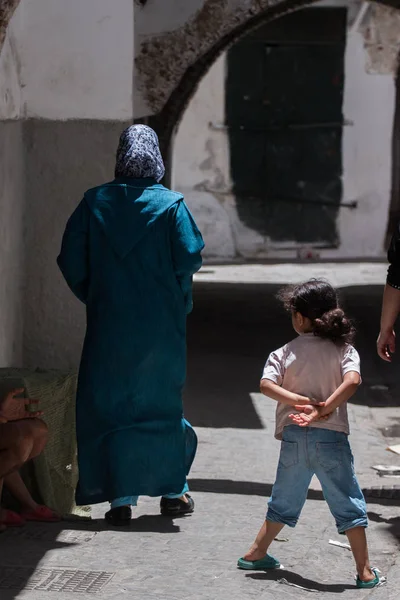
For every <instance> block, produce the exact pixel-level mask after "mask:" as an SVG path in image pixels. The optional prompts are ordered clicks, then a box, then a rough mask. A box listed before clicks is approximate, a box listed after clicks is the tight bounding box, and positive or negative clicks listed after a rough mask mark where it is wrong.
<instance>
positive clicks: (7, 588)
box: [0, 515, 180, 600]
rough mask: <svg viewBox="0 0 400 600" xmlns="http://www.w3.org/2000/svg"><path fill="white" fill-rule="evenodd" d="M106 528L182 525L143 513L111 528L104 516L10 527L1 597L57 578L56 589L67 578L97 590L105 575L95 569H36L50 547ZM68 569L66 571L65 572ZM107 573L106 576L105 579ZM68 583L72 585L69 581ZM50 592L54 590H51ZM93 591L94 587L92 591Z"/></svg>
mask: <svg viewBox="0 0 400 600" xmlns="http://www.w3.org/2000/svg"><path fill="white" fill-rule="evenodd" d="M104 531H114V532H115V531H118V532H119V533H122V534H124V533H125V534H127V535H129V534H132V533H135V532H136V533H139V534H141V533H148V532H152V533H159V534H171V533H179V532H180V527H179V525H177V524H175V523H174V521H173V520H172V519H169V518H167V517H163V516H161V515H142V516H140V517H138V518H136V519H133V520H132V522H131V525H130V526H129V527H119V528H115V527H111V526H109V525H108V524H107V523H106V521H104V520H103V519H99V520H95V519H93V520H86V519H85V520H80V521H74V522H69V521H63V522H62V523H29V524H27V525H26V526H24V527H20V528H9V529H8V530H7V531H6V532H4V533H3V534H1V536H0V556H1V565H0V598H1V600H14V598H17V597H18V595H19V594H20V592H21V591H22V590H28V591H29V590H33V589H35V590H40V589H41V588H40V587H39V588H38V587H35V586H40V585H42V586H44V587H43V589H44V591H49V590H48V589H47V587H46V586H47V584H48V582H49V581H50V580H54V586H55V589H54V591H64V590H62V589H60V590H58V589H57V586H59V587H62V586H63V585H64V584H66V583H67V581H69V582H70V581H71V580H72V581H73V578H74V577H75V578H76V581H77V583H79V580H80V579H83V580H85V579H86V581H87V582H88V584H90V582H92V584H91V585H92V587H93V591H96V582H97V585H99V584H100V583H101V582H102V574H101V573H97V572H96V573H94V572H90V571H88V572H83V571H82V572H76V573H75V571H76V569H65V570H64V569H60V568H59V567H55V568H54V569H52V568H49V567H45V568H44V569H39V570H36V569H37V565H39V563H40V562H41V561H42V559H43V558H44V557H45V555H46V554H47V553H48V552H50V551H51V550H65V549H66V548H68V547H71V546H75V545H80V544H83V543H89V542H90V541H92V539H94V537H95V536H96V535H97V534H99V533H101V532H104ZM64 571H65V572H64ZM106 575H107V574H104V575H103V580H104V578H105V577H106ZM69 585H71V584H70V583H69ZM50 591H52V590H51V589H50ZM89 591H92V590H89Z"/></svg>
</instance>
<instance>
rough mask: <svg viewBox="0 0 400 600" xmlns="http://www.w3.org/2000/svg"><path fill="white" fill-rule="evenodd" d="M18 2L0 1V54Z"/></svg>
mask: <svg viewBox="0 0 400 600" xmlns="http://www.w3.org/2000/svg"><path fill="white" fill-rule="evenodd" d="M19 2H20V0H0V52H1V49H2V46H3V43H4V40H5V37H6V33H7V28H8V24H9V22H10V20H11V17H12V16H13V14H14V11H15V9H16V8H17V6H18V4H19Z"/></svg>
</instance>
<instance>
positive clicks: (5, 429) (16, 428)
mask: <svg viewBox="0 0 400 600" xmlns="http://www.w3.org/2000/svg"><path fill="white" fill-rule="evenodd" d="M23 392H24V390H23V389H22V390H14V391H12V392H10V393H9V394H7V396H6V397H5V398H4V399H3V400H0V498H1V494H2V490H3V483H4V485H5V486H6V487H7V488H8V490H9V491H10V492H11V494H12V495H13V496H14V497H15V499H16V500H18V501H19V502H20V504H21V509H22V512H21V515H19V514H17V513H14V512H12V511H9V510H3V509H1V507H0V531H4V529H5V527H7V526H20V525H23V524H24V522H25V521H26V520H31V521H59V520H60V517H59V515H57V514H56V513H55V512H54V511H52V510H50V509H49V508H47V507H46V506H40V505H38V504H37V503H36V502H35V501H34V500H33V498H32V496H31V495H30V493H29V491H28V490H27V488H26V486H25V484H24V482H23V481H22V478H21V476H20V474H19V472H18V471H19V469H20V468H21V467H22V465H24V464H25V463H26V462H27V461H29V460H31V459H32V458H35V457H36V456H39V454H40V453H41V452H42V450H43V449H44V447H45V445H46V442H47V435H48V432H47V426H46V424H45V423H44V422H43V421H42V420H41V419H39V417H40V416H41V415H42V413H41V412H39V411H34V412H31V411H28V410H27V405H28V404H29V405H31V406H32V405H35V404H37V402H36V401H34V400H29V399H27V398H21V397H19V396H20V395H21V394H22V393H23Z"/></svg>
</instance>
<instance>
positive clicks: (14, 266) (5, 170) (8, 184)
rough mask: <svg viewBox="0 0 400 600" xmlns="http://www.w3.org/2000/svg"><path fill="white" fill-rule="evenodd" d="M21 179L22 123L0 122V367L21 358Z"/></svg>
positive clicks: (22, 167) (22, 189)
mask: <svg viewBox="0 0 400 600" xmlns="http://www.w3.org/2000/svg"><path fill="white" fill-rule="evenodd" d="M24 181H25V174H24V163H23V141H22V124H21V122H20V121H8V122H4V121H0V366H11V365H13V364H21V361H22V333H23V304H22V300H23V298H26V296H25V294H24V293H23V279H24V277H23V273H24V271H23V267H24V265H23V217H24Z"/></svg>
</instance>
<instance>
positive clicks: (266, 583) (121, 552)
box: [0, 267, 400, 600]
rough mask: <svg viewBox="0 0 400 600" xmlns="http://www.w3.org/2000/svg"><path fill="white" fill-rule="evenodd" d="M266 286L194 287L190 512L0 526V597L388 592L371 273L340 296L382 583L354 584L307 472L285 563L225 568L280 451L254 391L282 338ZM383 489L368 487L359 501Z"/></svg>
mask: <svg viewBox="0 0 400 600" xmlns="http://www.w3.org/2000/svg"><path fill="white" fill-rule="evenodd" d="M324 268H325V272H326V271H327V269H326V267H324ZM335 268H337V267H335ZM295 275H296V276H297V275H298V274H295ZM303 275H305V277H307V276H308V274H307V273H302V277H301V278H302V279H304V278H305V277H304V276H303ZM326 275H328V277H329V269H328V272H327V273H326ZM326 275H325V276H326ZM376 283H377V282H376ZM360 285H361V283H360ZM272 291H273V289H272V288H270V287H268V286H267V287H265V285H264V286H257V285H255V287H252V286H251V285H250V284H246V285H245V286H244V288H243V287H240V286H239V287H236V286H233V287H231V288H228V289H227V288H226V287H224V286H222V287H219V288H218V286H215V285H214V284H213V287H212V288H210V287H208V285H206V284H201V285H200V286H199V287H198V289H197V304H196V307H197V310H196V312H195V313H194V315H193V318H192V319H191V322H190V325H189V340H190V352H189V380H188V387H187V392H186V407H187V414H188V417H189V419H191V420H192V422H193V424H194V425H195V426H196V429H197V432H198V435H199V440H200V444H199V451H198V456H197V459H196V462H195V464H194V468H193V470H192V473H191V482H190V483H191V489H192V494H193V497H194V498H195V501H196V511H195V513H194V514H193V515H191V516H188V517H185V518H181V519H179V520H178V519H176V520H174V521H172V520H169V519H166V518H164V517H161V516H159V508H158V500H157V499H149V498H143V499H140V501H139V506H138V508H137V509H136V513H135V514H136V519H135V520H134V521H133V523H132V526H131V528H130V530H125V529H123V530H113V529H108V528H107V527H106V526H105V524H104V521H103V520H102V519H101V517H102V515H103V513H104V511H105V510H106V508H107V507H106V506H99V507H96V508H95V510H94V517H97V518H98V520H96V519H95V520H93V521H92V522H75V523H73V522H66V523H63V524H62V525H61V526H60V525H46V526H44V525H40V524H37V525H34V524H31V525H29V526H28V527H26V528H24V529H21V530H18V531H9V532H6V533H5V534H3V535H2V536H0V600H14V599H18V600H19V599H21V600H22V599H24V600H64V599H70V600H73V599H74V598H76V599H77V600H89V599H93V598H95V597H97V598H99V599H104V600H111V599H112V600H125V599H128V598H129V600H131V599H136V598H138V599H140V600H141V599H142V598H146V599H147V598H148V599H150V600H152V599H157V600H158V599H159V600H161V599H162V600H164V599H165V600H183V599H185V600H186V599H187V598H195V599H199V600H202V599H207V600H214V599H215V600H225V599H227V600H251V599H252V598H257V599H260V600H278V599H279V600H294V599H299V600H302V599H303V598H309V597H310V596H312V597H313V598H316V599H322V598H323V599H324V600H325V599H326V600H331V599H333V598H343V599H347V598H359V599H362V600H364V599H370V598H371V599H372V600H398V598H399V596H400V593H399V591H398V590H399V589H400V567H399V565H396V557H397V555H398V551H399V540H400V514H399V506H400V501H399V500H398V499H396V498H394V499H392V500H390V499H387V498H386V499H384V498H382V496H385V495H386V496H390V495H392V496H393V495H394V496H395V495H396V494H394V493H393V489H394V491H396V490H395V488H394V486H396V484H397V482H399V483H400V480H398V479H393V478H388V479H386V478H385V479H381V478H379V476H378V475H377V474H376V472H375V471H374V470H373V469H372V468H371V467H372V466H373V465H376V464H379V463H381V464H397V465H400V457H399V456H396V455H395V454H392V453H389V452H387V451H386V446H387V444H388V443H393V442H398V443H399V442H400V434H399V431H398V424H399V422H400V409H399V407H398V404H399V403H398V402H397V400H396V398H397V390H398V387H397V386H398V384H397V382H396V378H397V377H396V367H395V365H392V366H391V365H389V366H387V365H383V364H382V365H381V363H379V361H376V359H375V357H374V339H375V336H376V328H377V326H378V322H379V319H378V313H379V301H380V294H381V289H380V288H379V289H378V288H376V289H375V287H373V286H372V285H371V283H370V284H369V285H368V286H365V287H363V288H360V287H359V286H358V287H357V288H350V289H346V294H345V301H346V303H347V305H348V306H349V308H351V309H352V312H353V313H354V315H355V316H356V317H357V320H358V321H359V330H360V341H359V350H360V353H361V355H362V358H363V362H364V385H363V390H364V391H362V390H360V392H359V395H358V398H356V400H355V401H354V402H353V403H352V404H350V405H349V412H350V420H351V423H352V435H351V443H352V446H353V451H354V454H355V457H356V468H357V473H358V475H359V479H360V482H361V485H362V487H363V488H364V489H365V491H366V495H367V496H368V497H371V498H370V500H369V503H368V510H369V515H370V528H369V531H368V534H369V543H370V552H371V559H372V562H373V564H374V565H376V566H377V567H379V568H380V569H381V570H382V571H383V572H384V573H385V574H387V575H388V584H387V585H386V586H383V587H382V588H378V589H375V590H370V591H368V590H357V589H356V588H355V585H354V573H355V569H354V565H353V561H352V556H351V553H350V552H349V551H348V550H347V549H344V548H340V547H336V546H332V545H330V544H329V540H330V539H332V540H337V541H346V539H344V538H343V537H342V536H339V535H338V534H337V532H336V529H335V526H334V521H333V518H332V516H331V515H330V513H329V510H328V508H327V505H326V503H325V502H324V500H323V499H322V495H321V492H320V487H319V484H318V481H314V480H313V482H312V485H311V489H310V494H309V500H308V501H307V503H306V506H305V508H304V511H303V514H302V517H301V519H300V522H299V525H298V526H297V528H296V529H294V530H293V529H284V530H283V531H282V533H281V536H280V539H281V540H282V541H276V542H275V543H274V545H273V547H272V548H271V552H272V554H274V555H275V556H277V557H278V558H279V559H280V560H281V562H282V564H283V565H284V567H285V568H284V569H281V570H278V571H273V572H268V573H250V572H243V571H239V570H237V569H236V561H237V559H238V558H239V557H240V556H241V555H242V554H243V552H244V551H245V550H246V549H247V547H248V546H249V544H250V543H251V542H252V540H253V537H254V535H255V534H256V532H257V530H258V528H259V526H260V524H261V522H262V519H263V517H264V515H265V509H266V501H267V498H268V495H269V493H270V489H271V485H272V483H273V481H274V476H275V469H276V463H277V456H278V452H279V443H278V442H277V441H275V440H274V438H273V413H274V408H275V407H274V404H273V402H272V401H270V400H268V399H266V398H264V397H263V396H261V395H260V394H259V393H258V392H257V387H258V377H259V370H260V364H262V361H263V360H264V358H265V356H266V354H267V353H268V352H269V351H270V349H272V348H273V347H275V346H276V345H279V344H281V343H283V342H284V341H286V339H288V336H289V335H291V332H290V328H289V327H288V325H287V323H286V318H285V316H284V315H283V314H282V313H281V312H279V311H278V309H277V308H276V305H275V304H274V302H273V301H272V300H271V298H272V294H271V292H272ZM249 308H250V309H251V310H249ZM377 319H378V320H377ZM364 357H365V359H364ZM397 371H398V369H397ZM399 379H400V378H399ZM382 486H385V488H386V489H385V490H384V493H382V492H381V493H380V495H381V497H380V498H375V499H374V498H372V496H377V495H378V494H377V488H381V487H382ZM60 590H62V591H60Z"/></svg>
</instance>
